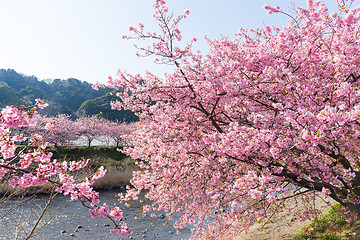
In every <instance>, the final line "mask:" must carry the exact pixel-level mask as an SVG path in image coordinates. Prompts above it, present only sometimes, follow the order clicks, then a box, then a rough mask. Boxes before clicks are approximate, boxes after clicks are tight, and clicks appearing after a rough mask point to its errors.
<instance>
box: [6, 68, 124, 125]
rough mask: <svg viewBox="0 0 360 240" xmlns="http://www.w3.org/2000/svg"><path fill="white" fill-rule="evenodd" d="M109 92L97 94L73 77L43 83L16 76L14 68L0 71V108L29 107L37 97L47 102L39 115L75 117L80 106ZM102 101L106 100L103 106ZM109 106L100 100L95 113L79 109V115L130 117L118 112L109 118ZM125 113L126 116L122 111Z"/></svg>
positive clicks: (106, 90) (87, 85)
mask: <svg viewBox="0 0 360 240" xmlns="http://www.w3.org/2000/svg"><path fill="white" fill-rule="evenodd" d="M110 91H111V90H110V89H100V90H99V91H96V90H94V89H93V88H92V87H91V84H90V83H88V82H84V81H79V80H77V79H75V78H69V79H67V80H61V79H54V80H46V81H44V80H39V79H37V78H36V77H35V76H26V75H23V74H20V73H17V72H16V71H15V70H13V69H0V108H3V107H5V106H6V105H29V104H33V103H34V102H35V99H36V98H41V99H44V100H45V101H46V102H47V103H49V106H48V107H47V108H45V109H43V110H41V111H42V112H41V113H42V114H46V115H57V114H59V113H65V114H69V115H71V116H72V117H73V118H76V117H77V115H78V114H77V113H78V109H79V107H80V106H81V105H82V104H83V103H84V102H85V101H87V100H91V99H96V98H99V97H103V96H104V95H106V94H107V93H109V92H110ZM105 100H109V101H108V102H107V103H105V102H104V101H105ZM97 103H98V101H95V102H94V101H93V102H90V105H93V104H97ZM109 104H110V99H109V98H106V97H105V98H104V99H103V101H101V105H103V106H95V107H94V106H93V108H96V111H95V112H94V113H93V112H91V113H90V112H87V111H86V109H82V112H81V113H82V115H92V114H97V115H99V113H101V112H106V116H105V117H106V118H112V119H119V120H122V119H124V118H128V117H129V116H122V115H119V114H118V113H117V115H116V116H111V111H110V109H109V107H110V105H109ZM102 107H105V111H102ZM114 114H115V111H114ZM124 114H128V113H125V112H124Z"/></svg>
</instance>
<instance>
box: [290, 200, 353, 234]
mask: <svg viewBox="0 0 360 240" xmlns="http://www.w3.org/2000/svg"><path fill="white" fill-rule="evenodd" d="M346 224H348V222H347V221H346V218H345V214H344V208H343V206H342V205H341V204H336V205H334V206H332V207H331V209H330V210H329V211H328V212H326V213H325V214H324V215H322V216H321V217H319V218H318V219H317V220H316V221H314V222H313V223H311V224H310V225H309V226H307V227H306V228H305V229H304V230H302V231H301V232H300V233H299V234H297V235H296V236H294V238H293V240H302V239H304V240H305V239H324V240H340V239H341V235H340V233H337V232H339V230H341V229H342V228H343V227H344V226H346Z"/></svg>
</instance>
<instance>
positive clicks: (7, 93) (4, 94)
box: [0, 83, 30, 108]
mask: <svg viewBox="0 0 360 240" xmlns="http://www.w3.org/2000/svg"><path fill="white" fill-rule="evenodd" d="M29 104H30V102H28V101H26V100H25V98H23V97H22V96H21V94H19V93H18V92H16V91H15V90H14V89H13V88H11V87H9V86H7V85H2V84H1V83H0V108H4V107H6V106H7V105H17V106H19V105H29Z"/></svg>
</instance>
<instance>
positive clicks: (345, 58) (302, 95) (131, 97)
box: [107, 0, 360, 239]
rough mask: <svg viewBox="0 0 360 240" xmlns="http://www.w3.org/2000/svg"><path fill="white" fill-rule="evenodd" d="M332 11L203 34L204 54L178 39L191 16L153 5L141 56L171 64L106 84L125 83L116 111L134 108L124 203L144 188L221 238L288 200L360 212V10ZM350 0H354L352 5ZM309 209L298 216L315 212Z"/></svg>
mask: <svg viewBox="0 0 360 240" xmlns="http://www.w3.org/2000/svg"><path fill="white" fill-rule="evenodd" d="M341 2H343V4H342V5H339V7H338V11H337V12H333V13H330V12H329V10H328V8H327V6H326V4H325V3H324V2H322V1H312V0H308V5H307V7H306V8H302V7H299V8H297V9H296V10H294V12H292V13H287V12H283V11H282V10H281V9H280V8H279V7H269V6H266V7H265V9H266V10H267V11H268V12H269V13H270V14H272V13H284V14H287V15H289V16H290V17H291V19H290V21H289V23H288V25H287V26H286V27H284V28H283V29H279V28H277V27H274V26H268V25H265V26H264V27H263V29H260V30H251V29H250V30H245V29H240V30H239V32H238V33H237V34H236V35H235V38H234V39H229V38H226V37H220V38H217V39H214V40H210V39H207V41H208V44H209V54H208V55H206V56H204V55H201V54H199V53H198V52H197V51H193V50H192V44H193V43H194V42H196V39H195V38H194V39H192V40H191V42H190V43H189V44H187V45H185V47H179V46H184V44H177V43H178V42H179V41H181V40H182V36H181V31H180V30H179V28H178V27H179V23H180V21H181V20H182V19H184V18H186V17H187V15H188V14H189V12H188V11H186V12H185V13H184V14H180V15H179V16H177V17H176V16H174V15H173V14H169V13H168V9H167V7H166V5H165V2H164V1H163V0H156V1H155V3H154V9H155V14H154V17H155V19H156V20H157V22H158V24H159V26H160V31H159V32H158V33H156V32H155V33H154V32H147V31H145V28H144V25H143V24H139V26H138V27H130V31H131V32H132V34H133V35H132V36H125V38H129V39H131V38H137V39H151V40H152V41H153V44H152V45H150V46H145V47H139V55H143V56H150V55H153V56H155V61H156V62H158V63H165V64H173V66H174V68H175V70H174V71H173V72H171V73H168V74H166V75H165V76H164V77H159V76H156V75H153V74H151V73H149V72H147V73H146V74H145V75H144V76H140V75H130V74H128V73H126V72H125V71H119V72H118V76H117V77H116V78H111V77H110V78H109V81H108V84H107V86H109V87H113V88H126V90H125V91H123V93H121V94H118V96H119V98H120V101H117V102H114V103H112V107H113V108H118V109H121V108H124V109H128V110H131V111H133V112H136V113H137V115H138V116H139V119H140V121H139V123H138V126H137V129H136V131H135V132H134V133H133V134H132V139H133V145H134V147H132V148H128V149H127V150H126V153H128V154H129V155H130V156H131V157H132V158H134V159H141V161H140V162H139V165H140V167H141V168H142V170H141V171H138V172H135V173H134V177H133V179H132V185H133V186H134V188H132V189H130V190H129V191H128V193H127V194H126V195H124V196H123V195H120V200H128V199H130V198H136V197H137V195H138V194H139V193H140V191H141V190H143V189H147V190H148V193H147V194H146V197H147V198H149V199H151V200H153V201H154V203H153V205H151V206H148V207H146V208H145V209H144V210H145V211H149V210H151V209H158V210H165V211H167V212H168V217H170V218H171V217H172V216H173V215H174V214H176V213H179V214H181V218H180V220H179V221H178V222H177V223H176V224H175V227H176V228H182V227H184V226H186V225H187V224H193V225H194V226H195V227H196V232H195V235H194V236H195V237H196V236H202V237H203V238H204V239H205V238H206V239H218V238H221V239H224V238H226V236H223V235H224V234H225V233H226V235H227V237H229V238H230V237H231V235H233V234H236V233H237V232H238V231H242V230H244V229H247V228H248V227H249V226H251V225H252V224H254V223H255V222H259V221H260V222H265V221H266V220H267V219H268V216H271V215H273V214H276V213H277V211H278V206H279V205H281V204H282V203H283V202H284V201H285V199H287V198H290V197H292V196H298V195H301V194H304V197H309V195H305V193H307V192H314V193H316V192H322V193H324V194H327V195H328V196H329V197H331V198H332V199H334V200H335V201H337V202H339V203H341V204H342V205H343V206H345V207H347V208H348V209H349V210H350V211H351V212H353V213H357V214H359V213H360V170H359V163H360V161H359V160H360V158H359V157H360V155H359V151H360V137H359V136H360V80H359V78H360V45H359V44H360V37H359V36H360V35H359V29H360V8H359V7H354V8H352V7H351V3H349V1H341ZM351 2H352V1H351ZM314 213H315V211H314V209H308V210H305V211H304V216H302V217H303V218H308V217H309V216H311V214H314Z"/></svg>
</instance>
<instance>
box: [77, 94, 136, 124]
mask: <svg viewBox="0 0 360 240" xmlns="http://www.w3.org/2000/svg"><path fill="white" fill-rule="evenodd" d="M115 100H117V97H116V96H115V95H112V94H111V93H107V94H105V95H104V96H101V97H97V98H94V99H90V100H87V101H85V102H84V103H83V104H82V105H81V106H80V108H79V110H78V114H79V115H80V116H92V115H96V116H99V117H102V118H106V119H108V120H111V121H114V120H118V121H120V122H135V121H137V120H138V118H137V116H135V114H134V113H133V112H131V111H128V110H120V111H118V110H113V109H111V106H110V102H112V101H115Z"/></svg>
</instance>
